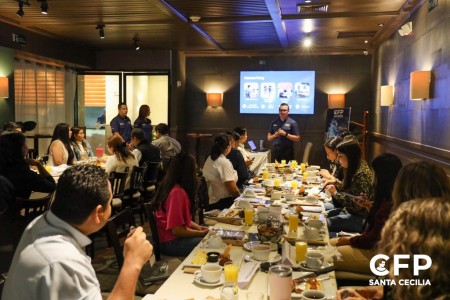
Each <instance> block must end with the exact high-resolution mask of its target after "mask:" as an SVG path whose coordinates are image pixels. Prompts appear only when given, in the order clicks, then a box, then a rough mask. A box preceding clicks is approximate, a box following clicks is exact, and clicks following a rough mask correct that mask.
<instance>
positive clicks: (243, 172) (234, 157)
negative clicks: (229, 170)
mask: <svg viewBox="0 0 450 300" xmlns="http://www.w3.org/2000/svg"><path fill="white" fill-rule="evenodd" d="M239 138H240V135H239V134H238V133H236V132H233V133H230V140H231V150H230V153H228V155H227V158H228V159H229V160H230V161H231V164H232V165H233V168H234V169H235V170H236V172H237V175H238V180H237V182H236V185H237V186H238V188H239V190H240V191H242V190H243V188H244V183H246V182H247V181H248V180H249V179H250V173H249V172H248V168H247V166H246V164H245V161H244V157H242V154H241V152H240V151H239V150H237V149H236V148H237V145H238V140H239Z"/></svg>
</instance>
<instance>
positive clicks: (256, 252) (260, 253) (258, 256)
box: [252, 244, 271, 261]
mask: <svg viewBox="0 0 450 300" xmlns="http://www.w3.org/2000/svg"><path fill="white" fill-rule="evenodd" d="M270 248H271V247H270V245H266V244H257V245H254V246H253V247H252V254H253V259H255V260H260V261H265V260H268V259H269V255H270V251H271V249H270Z"/></svg>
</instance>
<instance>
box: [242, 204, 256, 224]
mask: <svg viewBox="0 0 450 300" xmlns="http://www.w3.org/2000/svg"><path fill="white" fill-rule="evenodd" d="M254 218H255V210H254V209H253V207H252V208H246V209H244V224H245V225H249V226H250V225H253V219H254Z"/></svg>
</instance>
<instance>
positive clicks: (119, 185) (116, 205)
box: [109, 168, 128, 212]
mask: <svg viewBox="0 0 450 300" xmlns="http://www.w3.org/2000/svg"><path fill="white" fill-rule="evenodd" d="M127 177H128V168H126V169H125V171H124V172H111V174H110V175H109V182H110V183H111V189H112V193H113V199H112V203H111V204H112V208H113V211H114V212H116V211H120V210H121V208H122V197H123V194H124V192H125V182H126V181H127Z"/></svg>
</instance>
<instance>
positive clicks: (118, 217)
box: [106, 208, 136, 269]
mask: <svg viewBox="0 0 450 300" xmlns="http://www.w3.org/2000/svg"><path fill="white" fill-rule="evenodd" d="M131 226H133V227H135V226H136V224H135V221H134V215H133V212H132V211H131V210H130V209H128V208H125V209H124V210H122V211H120V212H118V213H117V214H115V215H113V216H112V217H111V218H109V220H108V222H106V233H107V235H108V238H109V240H110V241H111V244H112V246H113V248H114V253H115V254H116V259H117V264H118V265H119V269H121V268H122V266H123V260H124V258H123V245H124V243H125V240H126V238H127V235H128V234H129V233H130V227H131Z"/></svg>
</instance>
